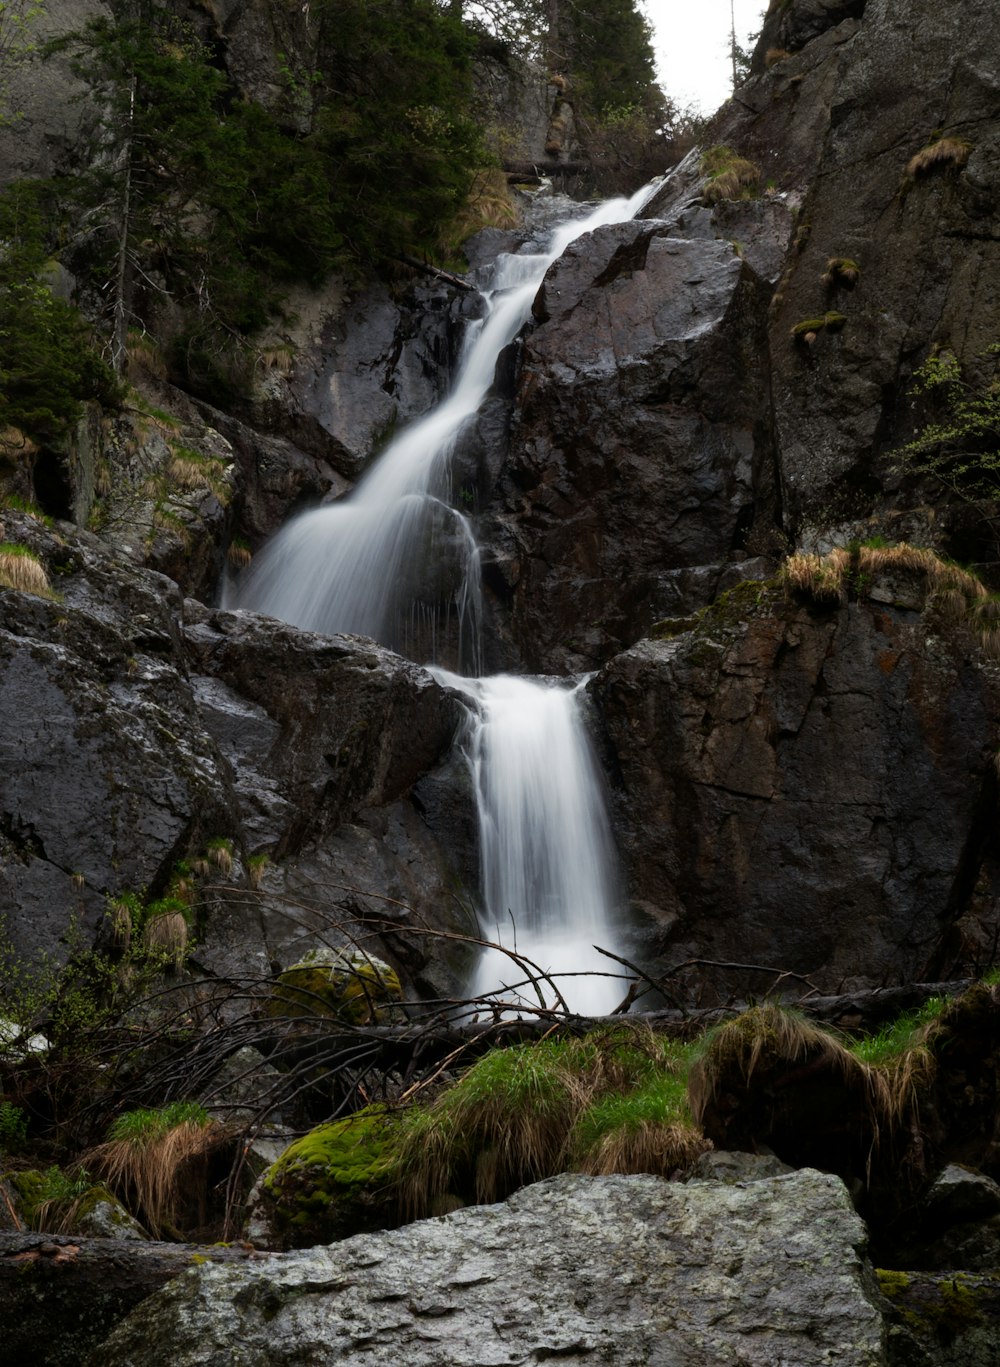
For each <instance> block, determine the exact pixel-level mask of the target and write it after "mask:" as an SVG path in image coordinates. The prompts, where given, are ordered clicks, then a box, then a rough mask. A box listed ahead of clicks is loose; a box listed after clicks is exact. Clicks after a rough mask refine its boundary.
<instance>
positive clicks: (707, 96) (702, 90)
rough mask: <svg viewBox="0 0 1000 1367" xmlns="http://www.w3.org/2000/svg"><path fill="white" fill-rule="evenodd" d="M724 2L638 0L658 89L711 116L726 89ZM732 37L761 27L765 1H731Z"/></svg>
mask: <svg viewBox="0 0 1000 1367" xmlns="http://www.w3.org/2000/svg"><path fill="white" fill-rule="evenodd" d="M729 5H730V0H644V7H645V10H646V14H647V16H648V18H649V21H650V23H651V24H652V26H653V46H654V48H655V49H656V60H657V63H658V66H659V72H660V84H661V85H662V87H663V89H664V92H665V93H666V94H667V95H669V96H670V98H671V99H672V100H674V101H675V102H676V103H677V104H679V105H681V106H682V107H684V106H686V105H689V104H694V105H697V106H698V107H699V108H700V109H701V111H702V113H704V114H712V113H714V112H715V110H716V109H717V108H718V107H719V105H720V104H722V102H723V100H726V99H728V97H729V95H730V94H731V93H732V85H733V79H732V64H731V62H730V58H729V33H730V9H729ZM733 8H734V10H735V13H736V41H737V42H738V43H740V44H741V45H742V46H746V39H747V35H748V34H750V33H756V31H757V30H758V29H759V28H760V26H761V14H762V12H763V10H764V9H765V8H766V0H733Z"/></svg>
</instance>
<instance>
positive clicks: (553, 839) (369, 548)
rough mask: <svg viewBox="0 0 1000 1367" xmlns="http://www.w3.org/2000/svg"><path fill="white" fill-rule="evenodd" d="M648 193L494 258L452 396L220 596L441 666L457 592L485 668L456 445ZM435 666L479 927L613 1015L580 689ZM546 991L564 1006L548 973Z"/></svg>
mask: <svg viewBox="0 0 1000 1367" xmlns="http://www.w3.org/2000/svg"><path fill="white" fill-rule="evenodd" d="M651 189H652V187H649V186H647V187H645V188H644V189H643V190H641V191H640V192H639V193H638V194H636V195H635V196H633V197H632V199H630V200H626V199H617V200H609V201H607V202H605V203H604V204H601V205H600V206H599V207H598V208H597V209H596V210H594V211H593V212H592V213H590V214H589V215H587V216H585V217H583V218H577V219H573V220H570V221H568V222H566V223H563V224H561V225H560V226H559V227H558V228H556V229H555V231H554V232H553V233H552V236H551V239H550V241H549V245H548V249H547V250H546V251H545V252H544V253H539V254H534V255H520V256H518V255H502V256H501V257H499V258H498V260H497V263H496V266H495V269H494V272H493V277H492V282H491V285H490V287H489V289H488V290H487V291H486V292H485V296H484V297H485V303H486V310H485V315H484V317H483V318H482V320H481V321H479V322H478V323H476V324H474V325H472V327H470V329H469V333H468V336H467V339H466V344H465V349H464V354H463V358H462V363H461V366H460V369H459V375H458V378H457V380H456V383H455V386H454V389H453V390H452V392H451V394H450V395H449V396H448V398H447V399H445V400H444V402H443V403H441V404H440V405H439V406H438V407H437V408H436V409H435V410H433V411H432V412H430V413H428V414H427V415H426V416H424V417H423V418H421V419H419V420H418V421H416V422H415V423H413V424H412V425H411V426H410V427H409V428H407V429H406V430H405V431H404V432H402V433H401V434H400V435H399V436H398V437H396V438H395V439H394V440H393V441H392V442H391V443H390V445H389V446H388V448H387V449H386V450H385V451H384V452H383V454H382V455H381V456H380V457H379V458H378V459H377V460H376V461H375V462H374V463H373V464H372V465H371V466H370V468H369V469H368V471H367V472H366V473H365V475H364V477H363V478H362V479H361V481H360V482H359V483H358V485H357V486H356V488H355V489H354V490H353V491H352V492H351V494H350V495H348V496H347V497H346V498H344V499H341V500H340V501H339V502H337V503H333V504H330V505H327V506H324V507H321V508H317V509H316V510H314V511H313V512H309V513H305V514H303V515H302V516H300V517H297V518H295V519H294V520H293V521H292V522H290V523H289V524H288V526H287V527H285V528H284V529H283V530H282V531H281V532H280V533H279V534H278V535H277V536H276V537H275V538H274V539H273V540H272V541H271V542H270V543H269V545H267V546H266V547H264V549H263V550H262V551H261V552H260V553H259V554H258V555H257V556H256V557H255V559H254V561H253V564H252V566H251V567H250V569H249V570H248V571H246V572H244V574H243V576H242V577H241V579H240V582H239V584H238V586H237V587H236V588H235V589H230V590H229V591H228V592H227V594H226V601H225V606H227V607H231V608H249V609H251V610H253V611H256V612H263V613H267V614H268V615H270V616H272V617H279V618H281V619H282V620H284V621H286V622H291V623H293V624H294V625H296V626H300V627H303V628H305V629H307V630H311V631H318V632H322V633H324V634H328V635H329V634H333V633H336V632H353V633H355V634H357V635H362V636H371V637H374V638H375V639H376V640H378V641H381V642H382V643H383V644H385V645H388V646H390V647H392V648H394V649H396V650H400V651H403V652H406V650H407V646H408V643H409V642H411V641H413V640H422V641H424V642H425V644H426V643H428V642H429V643H430V648H431V654H432V660H431V661H430V663H433V655H434V654H435V653H436V648H435V632H436V628H437V622H438V618H439V614H440V612H441V608H442V603H443V602H445V601H446V600H447V599H449V598H450V607H451V608H452V609H453V610H454V611H456V612H457V615H458V619H459V631H460V655H461V656H462V659H463V665H462V667H468V664H469V663H471V665H472V667H473V669H474V670H475V669H476V668H477V667H478V658H479V654H478V639H479V630H480V584H479V550H478V546H477V544H476V540H475V536H474V535H473V532H472V529H471V527H470V525H469V523H468V520H467V519H466V518H465V517H463V515H462V514H461V513H460V512H458V511H457V510H456V509H454V508H451V507H450V506H449V505H448V503H447V501H446V500H447V492H448V484H449V464H450V458H451V456H452V453H453V451H454V449H455V444H456V441H457V439H458V437H459V435H460V433H461V431H462V428H463V426H464V425H465V424H466V423H467V422H469V421H470V419H472V418H473V417H474V416H475V414H476V413H477V412H478V410H479V407H480V405H481V404H482V402H483V399H484V398H485V397H486V394H487V392H488V391H489V388H490V386H491V384H492V383H493V378H494V372H495V369H496V363H497V359H498V357H499V355H500V352H501V351H502V350H503V348H504V347H505V346H507V345H508V343H509V342H511V341H512V340H513V339H514V337H515V336H516V335H517V333H518V332H519V331H520V329H521V328H522V327H523V325H524V323H525V322H526V321H527V319H528V317H529V314H530V311H531V304H532V300H533V299H534V297H535V294H536V293H537V291H538V287H539V285H540V284H541V281H542V277H543V276H544V274H545V272H546V271H547V270H548V268H549V266H550V265H551V264H552V262H553V261H555V260H556V259H557V258H558V257H559V256H561V255H562V253H563V252H564V251H565V250H566V248H567V247H568V246H569V244H570V243H571V242H573V241H574V240H575V239H576V238H577V237H579V236H581V235H582V234H583V233H586V232H590V231H592V230H593V229H595V228H597V227H599V226H601V225H603V224H609V223H618V222H621V221H623V220H625V219H628V218H631V217H632V216H633V215H634V214H635V212H637V210H638V209H639V208H640V207H641V205H642V203H643V202H644V201H645V199H646V198H648V197H649V195H650V193H651ZM449 567H450V568H449ZM456 567H457V573H456ZM463 638H464V644H465V645H466V646H467V649H466V650H465V651H464V652H463V651H462V649H461V647H462V644H463ZM435 672H436V673H437V675H438V677H439V678H440V679H441V680H442V681H443V682H447V683H448V684H450V685H451V686H453V687H455V688H457V689H459V690H460V691H461V692H462V694H463V696H464V697H465V699H466V702H467V706H468V709H469V729H468V734H467V736H466V739H465V744H466V755H467V758H468V760H469V764H470V767H471V770H472V775H473V780H474V787H475V791H476V796H477V803H478V808H479V835H480V864H481V877H482V899H483V925H482V932H483V938H484V939H488V940H494V941H497V942H499V943H500V944H502V945H504V946H505V947H506V948H508V949H511V950H514V951H515V952H516V953H518V954H520V955H523V956H524V957H525V958H526V959H527V960H530V961H531V963H532V965H533V966H537V968H540V969H541V970H543V971H544V972H546V973H551V974H553V975H558V976H557V977H556V978H555V980H556V982H557V985H558V988H559V991H560V993H561V994H562V996H563V998H564V1000H565V1001H566V1002H567V1003H568V1005H569V1006H570V1008H571V1009H572V1010H574V1011H578V1012H580V1013H583V1014H594V1015H597V1014H602V1013H605V1012H608V1011H610V1010H612V1009H613V1008H614V1007H615V1006H616V1005H617V1004H618V1002H619V1001H620V1000H621V998H622V996H623V995H624V989H623V986H622V983H621V980H620V979H617V980H616V979H615V978H613V977H610V978H609V977H608V976H603V977H598V976H594V975H596V974H603V975H607V974H609V973H615V972H616V971H617V970H618V966H617V965H615V964H614V962H613V961H611V960H609V959H607V958H605V957H602V956H601V955H598V954H597V953H596V952H595V950H594V949H593V946H594V945H595V944H599V945H601V946H602V947H603V948H610V949H614V940H615V934H614V919H615V909H616V904H617V896H616V888H615V874H614V870H615V867H616V865H615V855H614V849H613V844H612V840H611V836H610V828H609V824H608V819H607V815H606V811H605V805H604V799H603V791H602V785H601V780H600V775H599V773H598V770H597V766H596V764H595V762H594V759H593V757H592V755H591V752H590V748H589V744H588V741H587V736H586V731H585V728H584V725H583V721H582V718H581V714H580V707H579V688H578V687H559V686H556V685H553V684H551V683H538V682H532V681H530V680H527V679H518V678H514V677H511V676H509V675H498V676H496V677H494V678H481V679H475V678H466V677H463V676H460V675H455V674H446V673H445V672H444V671H440V670H438V671H435ZM530 971H531V973H532V974H533V973H534V968H532V969H531V970H530ZM524 977H525V973H524V972H523V971H521V970H519V969H518V967H517V965H516V963H515V962H514V961H513V960H512V959H511V958H510V957H509V955H507V954H504V953H502V952H501V951H499V950H494V951H489V952H487V953H485V954H484V955H483V956H482V958H481V961H480V963H479V967H478V970H477V972H476V976H475V981H474V982H473V983H472V985H471V987H470V993H471V995H485V994H493V993H502V994H503V995H504V998H505V1000H511V999H515V998H517V997H520V998H521V999H523V1000H524V1001H526V1002H532V1003H535V1004H537V1000H538V997H537V989H532V987H531V986H530V985H528V986H525V985H523V979H524ZM519 983H521V984H522V985H521V986H518V984H519ZM543 991H544V995H545V997H546V1000H547V1002H548V1004H552V1003H553V1001H554V999H555V994H554V992H553V991H552V989H551V984H549V985H548V987H547V988H546V987H545V985H544V984H543Z"/></svg>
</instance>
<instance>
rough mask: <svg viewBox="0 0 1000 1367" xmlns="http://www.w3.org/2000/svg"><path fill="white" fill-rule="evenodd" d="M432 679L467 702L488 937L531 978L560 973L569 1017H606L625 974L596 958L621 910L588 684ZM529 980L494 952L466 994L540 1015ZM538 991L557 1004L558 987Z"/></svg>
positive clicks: (610, 944)
mask: <svg viewBox="0 0 1000 1367" xmlns="http://www.w3.org/2000/svg"><path fill="white" fill-rule="evenodd" d="M434 672H435V674H436V676H437V677H438V678H439V679H440V680H441V682H442V683H447V684H450V685H451V686H452V687H453V688H457V689H459V690H460V691H461V692H462V693H464V694H465V696H466V697H467V698H468V700H469V728H468V733H467V737H466V740H465V753H466V758H467V759H468V762H469V767H470V770H471V773H472V780H473V787H474V790H475V793H476V802H477V807H478V815H479V866H480V887H481V892H482V901H483V908H482V913H481V916H480V921H481V928H482V934H483V938H484V939H487V940H491V941H493V942H495V943H498V944H501V945H503V946H504V947H505V948H506V949H509V950H513V951H515V953H517V954H518V955H519V956H523V958H524V959H525V960H526V961H529V962H530V964H531V965H532V967H531V968H530V970H529V972H530V975H531V976H535V975H536V971H537V969H541V970H542V971H543V972H545V973H551V974H553V980H554V983H555V986H556V987H558V989H559V992H560V993H561V995H562V996H563V998H564V1000H565V1001H566V1003H567V1004H568V1006H569V1007H570V1009H571V1010H573V1011H577V1012H579V1013H580V1014H582V1015H594V1016H597V1015H606V1014H607V1013H608V1012H610V1011H612V1010H614V1008H615V1007H616V1006H617V1005H618V1003H619V1002H620V1001H621V999H622V997H623V996H624V995H625V988H624V986H623V983H622V981H621V979H620V978H616V977H614V976H610V977H609V976H608V975H609V974H610V975H615V974H619V973H620V972H621V968H620V966H619V965H617V964H615V963H614V961H613V960H610V959H608V958H607V957H606V956H604V955H602V954H599V953H598V952H597V950H596V948H595V946H597V945H600V946H601V947H602V948H605V949H613V948H614V942H615V939H616V934H615V927H614V925H613V916H614V908H615V906H616V903H617V900H618V899H617V889H616V887H615V877H614V869H615V851H614V843H613V841H612V838H611V830H610V826H609V823H608V817H607V810H606V807H605V802H604V789H603V783H602V780H601V775H600V772H599V770H598V768H597V765H596V763H595V761H594V757H593V755H592V753H591V748H590V744H589V742H588V739H587V733H586V730H585V728H584V725H583V718H582V716H581V713H580V706H579V703H580V696H579V695H580V690H581V687H582V685H577V686H576V687H571V688H566V687H565V686H562V687H561V686H559V685H558V684H555V683H552V682H536V681H533V680H530V679H520V678H515V677H514V676H512V675H509V674H497V675H494V676H493V677H492V678H486V679H465V678H462V677H460V676H458V675H455V674H447V673H445V672H444V671H443V670H435V671H434ZM598 974H601V975H604V976H600V977H599V976H596V975H598ZM577 975H579V976H577ZM525 979H526V971H525V968H524V967H522V966H520V965H519V964H518V963H517V961H516V960H514V959H512V958H511V957H510V955H508V954H505V953H504V952H503V951H502V950H498V949H497V950H488V951H487V952H486V953H484V954H483V955H482V956H481V957H480V960H479V963H478V966H477V969H476V974H475V977H474V980H473V983H472V985H471V989H470V993H471V995H472V996H485V995H487V994H493V993H496V994H499V995H502V996H503V997H504V999H505V1000H511V1001H512V1000H517V999H518V998H520V999H522V1000H523V1001H525V1002H528V1003H531V1004H533V1005H537V1004H538V995H537V991H536V989H535V988H534V987H533V986H532V984H531V983H528V982H526V981H525ZM540 986H541V990H542V995H543V996H544V999H545V1002H546V1004H547V1005H550V1006H551V1005H553V1004H554V1002H555V1000H556V997H555V993H554V992H553V990H552V984H551V983H544V982H543V983H541V984H540ZM512 988H513V989H514V990H513V991H512V990H510V989H512Z"/></svg>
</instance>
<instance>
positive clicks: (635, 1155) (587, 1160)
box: [578, 1121, 712, 1177]
mask: <svg viewBox="0 0 1000 1367" xmlns="http://www.w3.org/2000/svg"><path fill="white" fill-rule="evenodd" d="M711 1147H712V1143H711V1141H710V1140H708V1139H706V1138H705V1136H704V1135H703V1134H702V1132H701V1130H700V1129H698V1128H697V1127H696V1126H695V1125H693V1124H684V1123H683V1121H676V1122H674V1123H673V1124H668V1125H658V1124H656V1123H655V1122H651V1121H646V1122H643V1123H642V1124H640V1125H638V1126H637V1127H636V1128H635V1129H626V1128H620V1129H616V1130H611V1131H610V1132H609V1133H608V1134H605V1135H602V1137H601V1138H600V1140H598V1142H597V1144H596V1145H595V1146H594V1148H592V1149H591V1150H590V1152H589V1153H587V1154H586V1155H585V1156H584V1157H583V1159H581V1161H580V1163H579V1164H578V1167H579V1171H580V1172H585V1173H587V1174H588V1175H589V1176H591V1177H606V1176H608V1175H609V1174H610V1173H614V1172H650V1173H653V1174H654V1175H655V1176H659V1177H670V1176H671V1175H672V1174H673V1173H675V1172H677V1171H678V1170H680V1171H683V1170H684V1169H685V1168H689V1167H690V1166H691V1165H692V1163H694V1162H695V1160H696V1159H698V1158H700V1157H701V1155H702V1154H703V1153H707V1152H708V1150H709V1149H710V1148H711Z"/></svg>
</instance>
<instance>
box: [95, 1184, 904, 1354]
mask: <svg viewBox="0 0 1000 1367" xmlns="http://www.w3.org/2000/svg"><path fill="white" fill-rule="evenodd" d="M864 1239H865V1231H864V1226H863V1225H862V1223H861V1221H860V1219H859V1218H858V1216H857V1215H856V1214H855V1212H854V1211H853V1209H852V1208H851V1205H850V1202H849V1200H848V1196H847V1192H846V1190H845V1188H844V1186H843V1185H842V1183H841V1182H840V1181H839V1180H838V1179H836V1178H834V1177H831V1176H829V1175H827V1174H821V1173H818V1172H814V1171H811V1170H808V1169H807V1170H803V1171H801V1172H796V1173H792V1174H790V1175H788V1176H784V1177H778V1178H773V1179H768V1180H764V1181H758V1182H748V1183H745V1184H744V1185H741V1186H724V1185H722V1184H720V1183H716V1182H691V1183H688V1184H686V1185H680V1184H676V1183H670V1182H665V1181H663V1180H662V1179H660V1178H656V1177H648V1176H630V1177H623V1176H616V1177H604V1178H589V1177H582V1176H578V1175H575V1174H573V1175H563V1176H561V1177H555V1178H552V1179H551V1180H549V1181H547V1182H541V1183H538V1184H537V1185H535V1186H531V1187H527V1188H525V1189H524V1190H522V1191H520V1192H518V1193H517V1194H516V1195H515V1196H514V1197H512V1198H511V1200H509V1201H508V1202H506V1203H505V1204H503V1205H497V1206H486V1207H478V1208H473V1209H466V1210H460V1211H456V1212H455V1213H454V1214H453V1215H448V1216H445V1217H443V1218H440V1219H434V1220H422V1221H419V1222H418V1223H416V1224H413V1225H410V1226H408V1227H406V1228H405V1229H400V1230H394V1231H391V1232H388V1233H382V1234H377V1235H359V1236H357V1237H355V1238H353V1239H348V1240H346V1241H345V1242H343V1243H341V1244H337V1245H334V1246H332V1247H329V1248H315V1249H310V1250H307V1251H304V1252H299V1253H291V1254H283V1255H275V1256H273V1257H272V1258H270V1259H269V1260H268V1261H267V1262H262V1263H257V1264H251V1265H243V1266H241V1267H239V1268H238V1269H236V1268H229V1267H222V1266H209V1265H205V1266H202V1267H199V1268H197V1269H191V1271H189V1272H185V1273H184V1274H183V1275H182V1276H180V1277H178V1278H177V1279H176V1280H175V1281H174V1282H172V1283H171V1284H170V1285H169V1286H167V1287H165V1288H164V1289H163V1290H162V1291H160V1292H159V1293H157V1294H156V1295H155V1296H153V1297H151V1298H150V1299H149V1300H148V1301H147V1302H145V1304H144V1305H142V1306H141V1307H140V1308H139V1309H138V1310H137V1311H136V1312H135V1313H134V1314H133V1315H132V1316H131V1317H130V1318H129V1319H128V1320H127V1321H126V1322H125V1323H124V1324H122V1325H121V1326H119V1328H118V1329H117V1330H116V1331H115V1333H114V1334H113V1335H112V1336H111V1338H110V1339H109V1340H108V1341H107V1342H106V1343H105V1344H104V1346H103V1347H102V1348H101V1349H100V1350H99V1351H98V1352H97V1354H96V1355H95V1357H94V1358H93V1359H92V1360H91V1361H92V1363H93V1364H96V1363H98V1362H99V1363H100V1367H154V1365H155V1367H159V1364H160V1363H161V1362H163V1361H165V1360H166V1357H165V1356H164V1355H165V1354H168V1355H169V1360H170V1362H171V1363H172V1364H173V1365H174V1367H194V1364H199V1367H202V1365H204V1367H253V1365H254V1364H258V1363H260V1364H265V1363H266V1364H268V1367H281V1365H282V1364H292V1363H302V1362H337V1363H340V1364H344V1367H349V1365H350V1364H360V1363H362V1362H363V1363H364V1364H365V1367H380V1365H381V1364H385V1365H386V1367H398V1365H399V1364H400V1363H406V1364H407V1367H503V1365H505V1364H512V1365H513V1364H528V1363H537V1362H542V1361H545V1360H546V1359H548V1358H553V1357H558V1358H559V1359H560V1361H561V1362H562V1363H564V1364H573V1363H581V1364H582V1363H588V1364H597V1363H606V1362H614V1363H615V1365H616V1367H723V1364H726V1365H727V1367H731V1365H732V1364H736V1363H739V1364H740V1365H741V1367H758V1364H759V1367H773V1364H775V1363H782V1362H784V1363H794V1364H795V1367H812V1365H813V1364H816V1365H817V1367H819V1364H824V1365H825V1367H830V1364H836V1367H877V1365H878V1364H883V1363H884V1362H885V1358H884V1353H883V1329H882V1321H881V1318H880V1315H879V1312H878V1310H877V1309H876V1308H875V1304H874V1303H873V1299H872V1297H873V1295H874V1294H875V1293H874V1292H873V1291H872V1290H871V1289H870V1285H869V1280H868V1276H867V1275H866V1272H865V1264H864V1262H863V1260H862V1256H861V1253H862V1249H863V1245H864Z"/></svg>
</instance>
